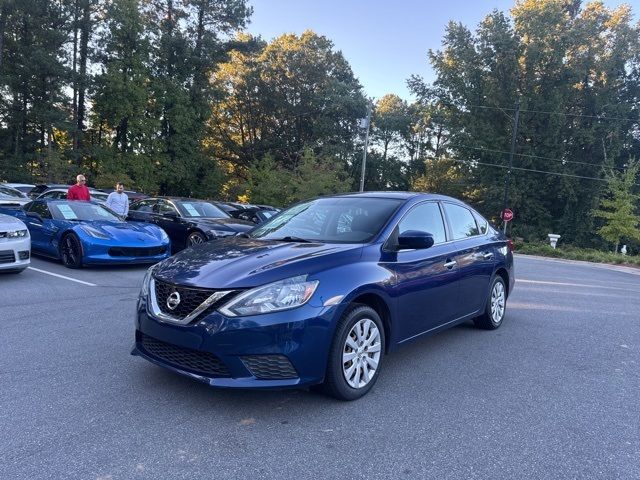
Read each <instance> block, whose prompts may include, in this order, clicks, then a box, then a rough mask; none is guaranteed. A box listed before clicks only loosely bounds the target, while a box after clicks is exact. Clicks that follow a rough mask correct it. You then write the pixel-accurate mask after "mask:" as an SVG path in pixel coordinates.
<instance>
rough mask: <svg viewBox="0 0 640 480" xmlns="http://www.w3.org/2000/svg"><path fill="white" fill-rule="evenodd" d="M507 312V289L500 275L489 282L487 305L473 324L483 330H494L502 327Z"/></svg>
mask: <svg viewBox="0 0 640 480" xmlns="http://www.w3.org/2000/svg"><path fill="white" fill-rule="evenodd" d="M506 311H507V288H506V286H505V283H504V280H503V279H502V277H501V276H500V275H496V276H495V277H494V278H493V281H492V282H491V288H490V289H489V296H488V298H487V305H486V307H485V309H484V312H483V313H482V315H480V316H479V317H476V318H474V319H473V323H474V324H475V325H476V327H478V328H482V329H483V330H495V329H496V328H498V327H500V325H502V322H503V321H504V316H505V313H506Z"/></svg>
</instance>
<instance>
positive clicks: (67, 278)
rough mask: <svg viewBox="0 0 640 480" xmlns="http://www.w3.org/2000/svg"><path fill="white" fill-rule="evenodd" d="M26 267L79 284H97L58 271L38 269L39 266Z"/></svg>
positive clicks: (94, 285) (90, 285) (93, 285)
mask: <svg viewBox="0 0 640 480" xmlns="http://www.w3.org/2000/svg"><path fill="white" fill-rule="evenodd" d="M27 268H28V269H29V270H34V271H36V272H40V273H44V274H45V275H51V276H52V277H58V278H64V279H65V280H69V281H71V282H76V283H81V284H83V285H87V286H89V287H97V286H98V285H96V284H95V283H89V282H84V281H82V280H77V279H75V278H71V277H66V276H64V275H60V274H58V273H53V272H47V271H46V270H40V269H39V268H34V267H27Z"/></svg>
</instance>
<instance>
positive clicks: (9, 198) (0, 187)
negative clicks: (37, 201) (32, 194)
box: [0, 183, 31, 207]
mask: <svg viewBox="0 0 640 480" xmlns="http://www.w3.org/2000/svg"><path fill="white" fill-rule="evenodd" d="M30 201H31V200H30V199H29V197H27V196H26V195H25V194H24V193H22V192H21V191H20V190H16V189H15V188H12V187H8V186H7V185H6V184H4V183H3V184H0V205H2V206H10V205H15V206H18V207H19V206H22V205H24V204H26V203H29V202H30Z"/></svg>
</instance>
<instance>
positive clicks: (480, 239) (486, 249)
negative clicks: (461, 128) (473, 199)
mask: <svg viewBox="0 0 640 480" xmlns="http://www.w3.org/2000/svg"><path fill="white" fill-rule="evenodd" d="M442 206H443V208H444V212H445V215H446V219H447V223H448V226H449V233H450V235H451V238H452V240H453V246H454V247H455V261H456V262H457V267H458V269H459V271H460V298H459V301H458V302H457V304H456V311H457V315H458V317H462V316H465V315H471V314H474V313H477V312H480V311H481V310H482V308H484V303H485V301H486V298H487V292H488V291H489V282H490V281H491V275H492V274H493V270H494V263H495V255H494V253H493V248H492V246H491V245H490V243H489V242H488V240H487V237H486V235H483V234H482V233H481V232H480V229H479V227H478V224H477V223H476V220H475V217H474V215H473V213H472V212H471V210H470V209H468V208H466V207H464V206H462V205H459V204H457V203H450V202H443V203H442ZM484 231H485V233H486V226H484Z"/></svg>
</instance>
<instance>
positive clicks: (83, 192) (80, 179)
mask: <svg viewBox="0 0 640 480" xmlns="http://www.w3.org/2000/svg"><path fill="white" fill-rule="evenodd" d="M67 200H85V201H87V202H88V201H90V200H91V195H89V189H88V188H87V179H86V178H84V175H78V176H77V177H76V184H75V185H71V186H70V187H69V190H67Z"/></svg>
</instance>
